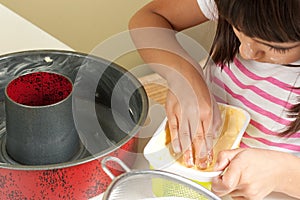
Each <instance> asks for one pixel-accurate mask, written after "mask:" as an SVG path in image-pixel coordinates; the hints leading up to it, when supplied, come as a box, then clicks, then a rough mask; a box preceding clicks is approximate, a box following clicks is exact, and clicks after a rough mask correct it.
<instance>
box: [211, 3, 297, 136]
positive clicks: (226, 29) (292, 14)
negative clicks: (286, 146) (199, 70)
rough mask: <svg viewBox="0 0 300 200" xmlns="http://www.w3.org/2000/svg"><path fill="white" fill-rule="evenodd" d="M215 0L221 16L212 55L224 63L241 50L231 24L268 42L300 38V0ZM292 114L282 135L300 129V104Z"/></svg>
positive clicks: (251, 35)
mask: <svg viewBox="0 0 300 200" xmlns="http://www.w3.org/2000/svg"><path fill="white" fill-rule="evenodd" d="M215 3H216V5H217V9H218V14H219V18H218V24H217V30H216V35H215V38H214V41H213V44H212V48H211V50H210V55H211V58H212V60H213V61H214V62H215V63H219V64H221V66H222V65H224V64H229V63H230V62H232V61H233V59H234V57H235V55H236V54H237V53H238V51H239V46H240V41H239V40H238V38H237V37H236V35H235V34H234V32H233V28H232V27H235V28H236V29H238V30H239V31H241V32H243V33H244V34H245V35H247V36H249V37H256V38H260V39H262V40H265V41H269V42H299V41H300V0H215ZM290 116H291V117H296V120H295V121H293V122H292V123H291V124H290V126H289V127H288V129H287V130H285V131H284V132H282V133H281V135H289V134H292V133H295V132H296V131H299V130H300V103H299V104H297V105H295V106H294V107H293V108H292V109H291V110H290Z"/></svg>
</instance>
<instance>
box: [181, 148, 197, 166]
mask: <svg viewBox="0 0 300 200" xmlns="http://www.w3.org/2000/svg"><path fill="white" fill-rule="evenodd" d="M183 162H184V163H185V166H186V167H193V166H194V159H193V148H192V146H190V147H189V148H188V149H187V150H186V151H185V152H184V154H183Z"/></svg>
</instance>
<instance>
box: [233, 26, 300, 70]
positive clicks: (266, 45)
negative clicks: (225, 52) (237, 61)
mask: <svg viewBox="0 0 300 200" xmlns="http://www.w3.org/2000/svg"><path fill="white" fill-rule="evenodd" d="M233 30H234V33H235V34H236V36H237V37H238V39H239V40H240V43H241V45H240V48H239V52H240V55H241V56H242V57H243V58H244V59H246V60H255V61H257V62H265V63H272V64H291V63H293V62H297V61H299V60H300V41H299V42H287V43H277V42H268V41H264V40H261V39H258V38H251V37H248V36H246V35H245V34H243V33H242V32H240V31H238V30H237V29H235V28H233Z"/></svg>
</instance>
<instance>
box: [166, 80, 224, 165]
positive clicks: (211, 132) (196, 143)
mask: <svg viewBox="0 0 300 200" xmlns="http://www.w3.org/2000/svg"><path fill="white" fill-rule="evenodd" d="M191 82H192V81H182V80H181V81H177V83H179V84H172V83H171V84H170V86H171V87H170V90H169V92H168V95H167V101H166V112H167V118H168V126H169V130H170V135H171V144H172V148H173V151H174V153H176V154H183V161H184V164H185V165H186V166H187V167H193V166H194V165H196V167H198V168H200V169H205V168H207V167H208V165H209V164H211V162H212V158H213V139H214V138H215V137H216V136H217V133H218V128H219V127H220V125H221V116H220V112H219V109H218V105H217V104H216V102H215V101H214V99H213V98H212V96H211V95H210V92H209V90H208V88H207V86H206V84H205V82H204V81H203V79H202V78H201V77H199V79H198V80H196V81H195V80H194V81H193V82H194V83H197V84H194V85H190V84H189V83H191ZM185 83H186V84H185ZM174 85H175V86H176V87H174ZM172 86H173V87H172Z"/></svg>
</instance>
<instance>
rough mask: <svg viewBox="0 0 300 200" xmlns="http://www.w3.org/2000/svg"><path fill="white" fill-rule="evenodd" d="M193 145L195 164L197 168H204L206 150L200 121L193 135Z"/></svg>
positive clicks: (205, 164)
mask: <svg viewBox="0 0 300 200" xmlns="http://www.w3.org/2000/svg"><path fill="white" fill-rule="evenodd" d="M193 146H194V149H195V165H196V166H197V167H198V168H199V169H206V168H207V162H206V160H207V151H206V144H205V136H204V129H203V125H202V123H200V124H199V126H198V129H197V131H196V133H195V134H194V136H193Z"/></svg>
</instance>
